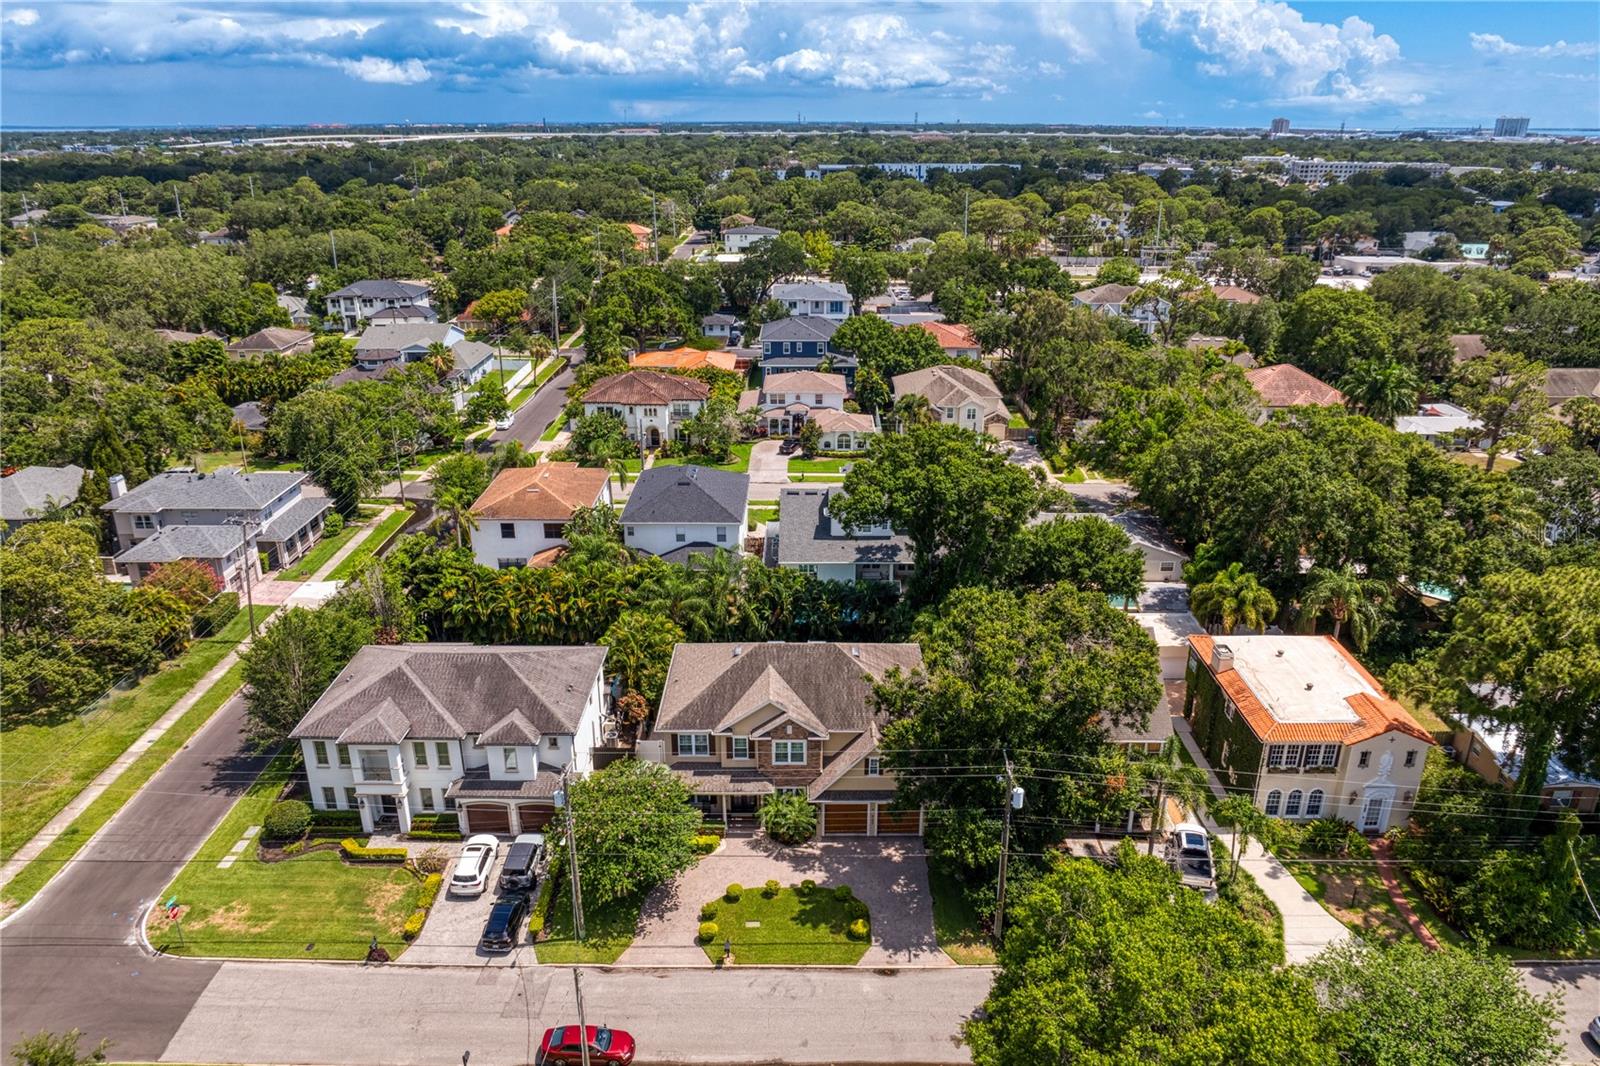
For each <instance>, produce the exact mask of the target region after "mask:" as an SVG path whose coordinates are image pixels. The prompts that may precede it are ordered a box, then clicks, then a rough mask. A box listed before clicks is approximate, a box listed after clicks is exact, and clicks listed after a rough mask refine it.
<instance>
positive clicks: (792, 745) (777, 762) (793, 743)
mask: <svg viewBox="0 0 1600 1066" xmlns="http://www.w3.org/2000/svg"><path fill="white" fill-rule="evenodd" d="M796 748H798V749H799V753H800V758H798V759H796V758H794V757H793V755H794V752H795V750H796ZM780 751H781V752H783V755H784V757H783V758H781V759H780V758H779V757H778V753H779V752H780ZM772 765H773V766H804V765H806V742H805V741H803V740H774V741H773V742H772Z"/></svg>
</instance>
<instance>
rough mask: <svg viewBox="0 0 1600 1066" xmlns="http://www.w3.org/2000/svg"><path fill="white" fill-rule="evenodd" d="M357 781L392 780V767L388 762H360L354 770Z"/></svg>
mask: <svg viewBox="0 0 1600 1066" xmlns="http://www.w3.org/2000/svg"><path fill="white" fill-rule="evenodd" d="M356 780H357V781H358V782H367V781H393V780H395V773H394V769H393V768H392V767H391V766H390V765H389V764H388V763H365V762H364V763H361V764H360V767H359V768H358V769H357V771H356Z"/></svg>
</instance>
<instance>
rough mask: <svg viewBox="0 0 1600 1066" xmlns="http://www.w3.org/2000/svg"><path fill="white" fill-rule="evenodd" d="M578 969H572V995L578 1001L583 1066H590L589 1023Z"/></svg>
mask: <svg viewBox="0 0 1600 1066" xmlns="http://www.w3.org/2000/svg"><path fill="white" fill-rule="evenodd" d="M578 972H579V971H578V968H577V967H576V966H574V967H573V968H572V994H573V995H574V996H576V997H577V999H578V1048H579V1052H578V1053H579V1054H580V1055H582V1056H583V1066H589V1023H587V1022H585V1021H584V1020H583V982H582V981H581V980H579V978H578Z"/></svg>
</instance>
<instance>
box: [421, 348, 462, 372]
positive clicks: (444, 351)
mask: <svg viewBox="0 0 1600 1066" xmlns="http://www.w3.org/2000/svg"><path fill="white" fill-rule="evenodd" d="M423 362H425V363H427V364H428V368H429V369H430V370H432V371H433V373H434V376H435V377H437V378H438V379H439V380H440V381H443V380H444V379H445V375H447V374H449V373H450V371H452V370H454V369H455V367H456V359H455V356H454V355H452V354H451V352H450V346H449V345H448V344H445V343H444V342H443V341H434V342H433V343H432V344H430V345H428V354H427V355H426V356H424V357H423Z"/></svg>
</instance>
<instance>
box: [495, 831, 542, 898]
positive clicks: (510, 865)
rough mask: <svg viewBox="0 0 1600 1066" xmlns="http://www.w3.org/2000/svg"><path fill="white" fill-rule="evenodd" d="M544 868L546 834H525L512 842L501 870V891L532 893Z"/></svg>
mask: <svg viewBox="0 0 1600 1066" xmlns="http://www.w3.org/2000/svg"><path fill="white" fill-rule="evenodd" d="M543 866H544V834H543V833H523V834H521V835H519V836H518V837H517V838H516V839H515V840H513V841H512V842H511V848H510V850H509V851H507V852H506V862H505V865H504V866H502V867H501V868H500V891H502V892H531V891H532V890H533V884H534V882H535V881H536V880H537V879H538V876H539V870H540V868H541V867H543Z"/></svg>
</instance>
